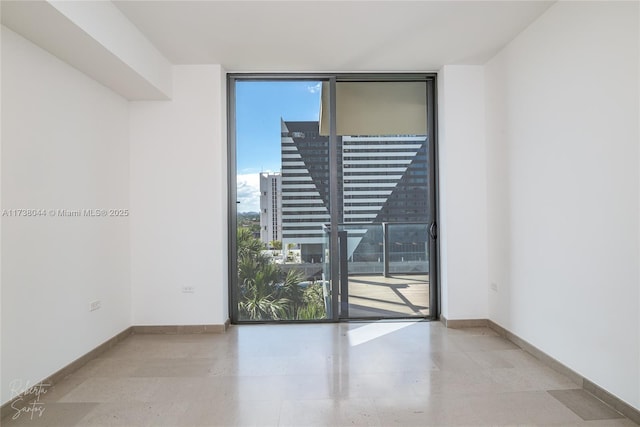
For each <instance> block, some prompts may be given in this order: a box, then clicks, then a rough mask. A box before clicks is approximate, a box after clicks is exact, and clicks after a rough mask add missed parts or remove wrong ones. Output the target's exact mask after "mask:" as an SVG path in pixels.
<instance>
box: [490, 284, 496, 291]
mask: <svg viewBox="0 0 640 427" xmlns="http://www.w3.org/2000/svg"><path fill="white" fill-rule="evenodd" d="M490 286H491V290H492V291H494V292H498V284H497V283H496V282H491V285H490Z"/></svg>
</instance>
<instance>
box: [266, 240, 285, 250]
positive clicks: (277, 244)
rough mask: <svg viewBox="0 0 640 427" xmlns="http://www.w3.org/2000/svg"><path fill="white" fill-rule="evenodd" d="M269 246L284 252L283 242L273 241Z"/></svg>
mask: <svg viewBox="0 0 640 427" xmlns="http://www.w3.org/2000/svg"><path fill="white" fill-rule="evenodd" d="M269 246H271V247H272V248H273V249H275V250H277V251H280V250H282V242H281V241H280V240H272V241H270V242H269Z"/></svg>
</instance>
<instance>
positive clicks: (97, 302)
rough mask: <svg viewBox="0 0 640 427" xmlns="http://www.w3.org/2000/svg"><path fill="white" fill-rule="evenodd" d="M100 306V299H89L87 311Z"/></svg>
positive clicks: (94, 309)
mask: <svg viewBox="0 0 640 427" xmlns="http://www.w3.org/2000/svg"><path fill="white" fill-rule="evenodd" d="M100 307H102V303H101V302H100V300H95V301H91V302H90V303H89V311H96V310H98V309H99V308H100Z"/></svg>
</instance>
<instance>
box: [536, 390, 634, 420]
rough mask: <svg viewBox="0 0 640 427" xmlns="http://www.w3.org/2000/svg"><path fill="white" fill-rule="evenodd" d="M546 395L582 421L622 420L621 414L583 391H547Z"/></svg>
mask: <svg viewBox="0 0 640 427" xmlns="http://www.w3.org/2000/svg"><path fill="white" fill-rule="evenodd" d="M548 393H549V394H550V395H551V396H553V397H555V398H556V399H558V400H559V401H560V402H561V403H563V404H564V405H565V406H566V407H568V408H569V409H571V410H572V411H573V412H575V413H576V414H577V415H578V416H579V417H580V418H582V419H583V420H588V421H591V420H609V419H615V418H624V417H623V416H622V414H620V413H618V412H617V411H615V410H614V409H613V408H611V407H609V406H608V405H607V404H605V403H604V402H602V401H601V400H599V399H597V398H596V397H594V396H593V395H592V394H590V393H588V392H587V391H585V390H583V389H571V390H549V391H548Z"/></svg>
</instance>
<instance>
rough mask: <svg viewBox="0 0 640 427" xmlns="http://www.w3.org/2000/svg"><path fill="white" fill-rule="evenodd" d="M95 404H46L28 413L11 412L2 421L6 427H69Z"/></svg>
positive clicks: (34, 407) (34, 406) (32, 407)
mask: <svg viewBox="0 0 640 427" xmlns="http://www.w3.org/2000/svg"><path fill="white" fill-rule="evenodd" d="M97 405H98V404H97V403H46V402H42V403H41V404H38V405H32V406H30V407H28V408H29V412H25V411H20V412H18V411H13V412H12V413H11V414H10V415H9V416H8V417H6V418H5V419H3V420H2V425H3V426H6V427H18V426H43V427H45V426H46V427H54V426H55V427H69V426H72V425H74V424H75V423H77V422H79V421H80V420H81V419H82V418H83V417H84V416H86V415H87V414H88V413H89V412H90V411H91V410H92V409H93V408H95V407H96V406H97Z"/></svg>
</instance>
